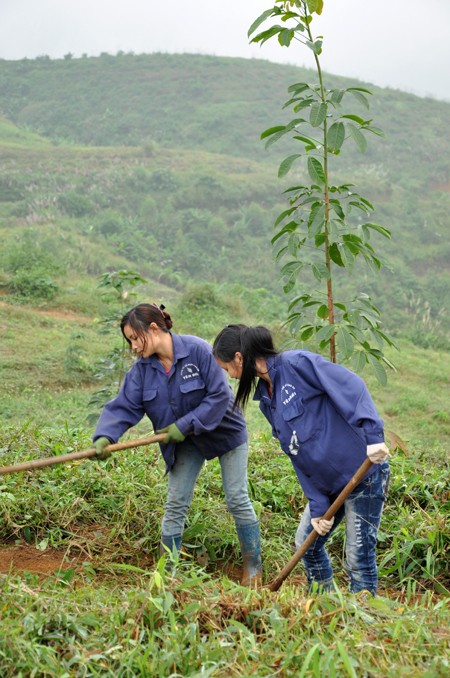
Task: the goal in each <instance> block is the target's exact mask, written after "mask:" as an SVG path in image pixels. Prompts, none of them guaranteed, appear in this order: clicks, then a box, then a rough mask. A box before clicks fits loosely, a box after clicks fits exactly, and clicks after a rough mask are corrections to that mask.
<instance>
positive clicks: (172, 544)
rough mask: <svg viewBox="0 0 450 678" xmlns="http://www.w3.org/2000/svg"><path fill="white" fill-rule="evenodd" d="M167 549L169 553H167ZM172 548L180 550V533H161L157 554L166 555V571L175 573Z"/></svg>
mask: <svg viewBox="0 0 450 678" xmlns="http://www.w3.org/2000/svg"><path fill="white" fill-rule="evenodd" d="M167 549H169V551H170V553H167ZM174 549H175V551H176V552H177V553H180V551H181V534H170V535H169V534H163V535H161V541H160V543H159V555H160V556H166V572H172V574H175V568H174V567H173V560H174ZM171 554H172V555H171Z"/></svg>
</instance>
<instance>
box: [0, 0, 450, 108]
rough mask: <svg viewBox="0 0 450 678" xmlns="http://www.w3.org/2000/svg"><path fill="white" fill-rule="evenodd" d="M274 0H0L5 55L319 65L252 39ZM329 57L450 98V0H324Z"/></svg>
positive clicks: (339, 67) (304, 54)
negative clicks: (184, 57)
mask: <svg viewBox="0 0 450 678" xmlns="http://www.w3.org/2000/svg"><path fill="white" fill-rule="evenodd" d="M272 4H273V3H272V2H270V0H267V1H266V0H219V1H217V2H214V0H0V58H2V59H21V58H23V57H29V58H33V57H36V56H40V55H43V54H47V55H49V56H50V57H52V58H61V57H63V56H64V54H67V53H69V52H70V53H72V54H73V56H75V57H79V56H81V55H82V54H88V55H89V56H94V55H98V54H100V53H101V52H108V53H109V54H115V53H116V52H118V51H119V50H123V51H125V52H135V53H142V52H145V53H152V52H166V53H174V52H177V53H179V52H189V53H195V54H212V55H216V56H240V57H246V58H259V59H267V60H269V61H277V62H283V63H290V64H294V65H301V66H307V67H309V66H311V67H312V66H313V61H312V56H311V55H310V53H309V50H308V49H307V48H305V47H303V46H302V45H296V46H291V47H289V48H285V47H280V46H279V45H278V43H276V42H273V41H272V42H269V43H266V45H264V46H263V47H259V46H257V45H249V43H248V38H247V30H248V28H249V26H250V25H251V24H252V23H253V21H254V20H255V19H256V18H257V17H258V16H259V14H261V13H262V12H263V11H264V10H266V9H268V8H270V7H271V6H272ZM312 27H313V33H314V34H315V35H318V34H322V35H323V36H324V38H325V41H324V52H323V55H322V57H321V61H322V66H323V68H324V70H325V71H328V72H330V73H334V74H338V75H344V76H348V77H355V78H358V79H359V80H363V81H365V82H369V83H373V84H375V85H379V86H380V87H393V88H396V89H401V90H403V91H406V92H410V93H412V94H417V95H419V96H433V97H435V98H438V99H445V100H448V101H450V0H324V12H323V15H322V16H321V17H318V18H317V19H314V22H313V24H312Z"/></svg>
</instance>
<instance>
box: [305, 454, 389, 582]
mask: <svg viewBox="0 0 450 678" xmlns="http://www.w3.org/2000/svg"><path fill="white" fill-rule="evenodd" d="M388 483H389V464H388V463H387V462H382V463H381V464H378V465H377V468H376V470H375V471H374V472H373V473H372V475H370V476H369V477H368V478H365V479H364V480H363V481H362V482H361V483H360V484H359V485H358V486H357V487H356V488H355V489H354V490H353V492H352V493H351V494H350V495H349V496H348V498H347V499H346V501H345V502H344V504H343V506H341V508H340V509H339V510H338V512H337V513H336V515H335V518H334V525H333V527H332V528H331V530H330V532H329V533H328V534H327V535H325V536H324V537H317V539H316V541H315V542H314V544H313V545H312V546H311V547H310V548H309V549H308V551H307V552H306V553H305V556H304V558H303V563H304V565H305V569H306V575H307V577H308V582H309V584H310V586H311V585H312V584H313V582H316V583H317V584H318V585H319V586H321V587H322V588H323V589H325V590H326V589H331V588H333V568H332V566H331V562H330V559H329V557H328V554H327V551H326V549H325V544H326V542H327V540H328V539H329V537H330V536H331V534H332V533H333V532H334V530H335V529H336V528H337V526H338V525H339V523H340V522H341V521H342V519H343V518H344V517H345V521H346V527H345V568H346V570H347V571H348V574H349V577H350V591H352V592H353V593H357V592H358V591H363V590H367V591H370V593H372V595H376V592H377V588H378V570H377V564H376V544H377V533H378V527H379V525H380V520H381V513H382V510H383V504H384V502H385V500H386V495H387V489H388ZM312 530H313V528H312V525H311V515H310V511H309V504H308V505H307V506H306V509H305V511H304V513H303V515H302V519H301V521H300V524H299V526H298V528H297V533H296V535H295V545H296V547H297V548H299V546H301V545H302V543H303V542H304V541H305V539H306V537H307V536H308V534H309V533H310V532H312Z"/></svg>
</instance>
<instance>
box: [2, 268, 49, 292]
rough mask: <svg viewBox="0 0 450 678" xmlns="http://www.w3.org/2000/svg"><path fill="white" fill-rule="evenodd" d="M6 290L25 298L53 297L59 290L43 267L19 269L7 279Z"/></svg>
mask: <svg viewBox="0 0 450 678" xmlns="http://www.w3.org/2000/svg"><path fill="white" fill-rule="evenodd" d="M8 290H9V291H10V292H11V293H12V294H15V295H17V296H19V297H25V298H27V299H53V298H54V296H55V295H56V294H57V292H58V291H59V285H58V284H57V283H56V282H55V281H54V280H53V279H52V278H50V277H49V275H48V272H47V270H45V269H42V268H34V269H31V270H26V269H19V270H18V271H16V273H15V274H14V275H13V277H12V278H11V280H10V281H9V283H8Z"/></svg>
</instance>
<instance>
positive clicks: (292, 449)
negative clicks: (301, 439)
mask: <svg viewBox="0 0 450 678" xmlns="http://www.w3.org/2000/svg"><path fill="white" fill-rule="evenodd" d="M299 449H300V445H299V444H298V438H297V431H292V435H291V440H290V443H289V454H292V456H293V457H296V456H297V454H298V451H299Z"/></svg>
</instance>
